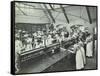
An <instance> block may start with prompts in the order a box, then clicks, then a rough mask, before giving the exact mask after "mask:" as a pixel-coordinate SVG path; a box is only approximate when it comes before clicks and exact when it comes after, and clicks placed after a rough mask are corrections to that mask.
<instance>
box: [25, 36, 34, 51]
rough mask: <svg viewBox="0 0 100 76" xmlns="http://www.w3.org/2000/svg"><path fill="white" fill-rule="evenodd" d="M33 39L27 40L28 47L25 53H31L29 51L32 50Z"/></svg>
mask: <svg viewBox="0 0 100 76" xmlns="http://www.w3.org/2000/svg"><path fill="white" fill-rule="evenodd" d="M31 42H32V38H28V39H27V45H26V48H25V51H29V50H32V43H31Z"/></svg>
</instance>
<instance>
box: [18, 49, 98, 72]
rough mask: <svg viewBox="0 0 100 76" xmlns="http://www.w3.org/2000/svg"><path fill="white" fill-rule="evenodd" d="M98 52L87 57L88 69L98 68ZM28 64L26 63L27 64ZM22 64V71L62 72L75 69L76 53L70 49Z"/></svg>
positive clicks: (86, 66)
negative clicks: (72, 52) (69, 50)
mask: <svg viewBox="0 0 100 76" xmlns="http://www.w3.org/2000/svg"><path fill="white" fill-rule="evenodd" d="M96 57H97V52H96V50H95V51H94V56H93V57H92V58H88V57H86V62H87V63H86V65H85V68H84V69H86V70H89V69H97V58H96ZM25 64H26V65H25ZM25 64H24V65H23V66H22V69H21V71H20V73H39V72H42V73H44V72H60V71H72V70H76V69H75V55H74V54H71V53H69V52H68V51H61V52H58V53H57V54H54V55H52V56H46V55H44V56H41V57H39V58H37V59H36V60H30V61H28V62H27V63H25Z"/></svg>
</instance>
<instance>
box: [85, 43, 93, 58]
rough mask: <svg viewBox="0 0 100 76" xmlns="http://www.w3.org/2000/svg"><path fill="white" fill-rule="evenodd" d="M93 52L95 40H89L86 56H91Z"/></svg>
mask: <svg viewBox="0 0 100 76" xmlns="http://www.w3.org/2000/svg"><path fill="white" fill-rule="evenodd" d="M92 54H93V41H91V42H89V43H88V44H87V46H86V56H88V57H91V56H92Z"/></svg>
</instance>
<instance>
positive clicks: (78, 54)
mask: <svg viewBox="0 0 100 76" xmlns="http://www.w3.org/2000/svg"><path fill="white" fill-rule="evenodd" d="M75 49H76V58H75V60H76V69H77V70H79V69H82V68H84V59H83V56H82V51H81V49H80V48H79V47H78V45H77V44H75Z"/></svg>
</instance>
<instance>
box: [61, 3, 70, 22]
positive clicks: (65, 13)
mask: <svg viewBox="0 0 100 76" xmlns="http://www.w3.org/2000/svg"><path fill="white" fill-rule="evenodd" d="M60 8H61V9H62V11H63V14H64V16H65V18H66V20H67V23H69V19H68V17H67V14H66V12H65V9H64V7H62V5H60Z"/></svg>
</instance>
